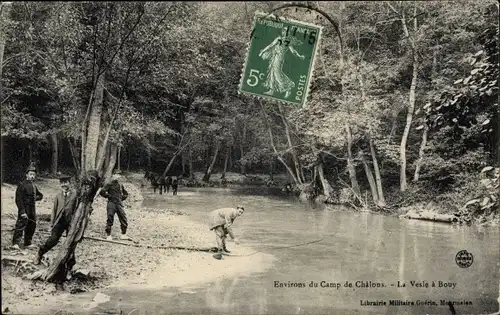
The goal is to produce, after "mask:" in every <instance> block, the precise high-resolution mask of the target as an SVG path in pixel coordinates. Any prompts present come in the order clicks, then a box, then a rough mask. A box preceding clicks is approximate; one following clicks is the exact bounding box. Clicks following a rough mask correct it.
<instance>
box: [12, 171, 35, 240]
mask: <svg viewBox="0 0 500 315" xmlns="http://www.w3.org/2000/svg"><path fill="white" fill-rule="evenodd" d="M35 177H36V169H35V167H34V166H33V165H32V166H30V167H29V168H28V170H27V172H26V180H24V181H23V182H21V183H20V184H19V186H17V189H16V205H17V221H16V227H15V229H14V236H13V238H12V245H13V247H14V248H17V249H19V245H20V242H21V238H22V236H23V233H24V247H27V248H30V249H32V248H36V246H35V245H32V244H31V241H32V239H33V234H35V229H36V211H35V202H36V201H40V200H42V198H43V194H42V193H41V192H40V191H39V190H38V188H37V187H36V185H35V183H34V181H35Z"/></svg>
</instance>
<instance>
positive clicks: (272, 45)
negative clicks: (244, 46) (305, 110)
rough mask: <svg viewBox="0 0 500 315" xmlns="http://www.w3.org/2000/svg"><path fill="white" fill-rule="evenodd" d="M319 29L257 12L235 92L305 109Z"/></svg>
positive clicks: (317, 45) (320, 28) (317, 47)
mask: <svg viewBox="0 0 500 315" xmlns="http://www.w3.org/2000/svg"><path fill="white" fill-rule="evenodd" d="M321 31H322V27H321V26H316V25H313V24H309V23H305V22H300V21H295V20H291V19H285V18H282V17H277V16H275V15H272V14H266V13H257V14H256V15H255V20H254V27H253V30H252V34H251V38H250V43H249V45H248V51H247V56H246V59H245V64H244V66H243V72H242V75H241V81H240V85H239V89H238V92H240V93H245V94H249V95H252V96H254V97H258V98H264V99H270V100H274V101H279V102H283V103H288V104H295V105H299V106H304V105H305V104H306V102H307V96H308V94H309V87H310V85H311V78H312V74H313V71H314V62H315V59H316V54H317V52H318V50H319V43H320V39H321Z"/></svg>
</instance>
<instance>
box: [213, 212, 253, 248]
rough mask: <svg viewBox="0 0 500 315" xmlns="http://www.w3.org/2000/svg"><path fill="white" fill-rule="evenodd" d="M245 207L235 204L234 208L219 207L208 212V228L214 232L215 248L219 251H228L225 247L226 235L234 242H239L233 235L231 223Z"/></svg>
mask: <svg viewBox="0 0 500 315" xmlns="http://www.w3.org/2000/svg"><path fill="white" fill-rule="evenodd" d="M244 211H245V209H244V208H243V207H242V206H236V208H221V209H216V210H213V211H212V212H210V214H209V217H210V224H209V227H210V230H213V231H214V232H215V236H216V241H217V249H218V251H219V253H229V251H228V250H227V248H226V238H227V235H229V236H230V237H231V239H233V240H234V242H235V243H236V244H239V243H240V242H239V240H238V239H237V238H236V237H235V236H234V233H233V229H232V227H231V226H232V225H233V222H234V220H235V219H236V218H237V217H239V216H241V215H242V214H243V212H244Z"/></svg>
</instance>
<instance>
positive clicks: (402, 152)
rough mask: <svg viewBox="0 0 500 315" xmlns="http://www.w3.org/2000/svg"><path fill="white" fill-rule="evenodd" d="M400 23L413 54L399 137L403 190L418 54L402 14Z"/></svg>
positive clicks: (404, 188) (402, 188) (400, 182)
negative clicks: (408, 94)
mask: <svg viewBox="0 0 500 315" xmlns="http://www.w3.org/2000/svg"><path fill="white" fill-rule="evenodd" d="M416 12H417V9H416V7H415V16H416ZM413 21H414V27H415V32H416V31H417V18H416V17H414V18H413ZM401 22H402V25H403V32H404V35H405V37H406V38H408V40H409V41H410V44H411V47H412V54H413V73H412V78H411V85H410V96H409V104H408V112H407V114H406V126H405V129H404V132H403V138H402V139H401V146H400V163H401V170H400V174H399V186H400V187H399V190H400V191H405V190H406V188H407V181H406V144H407V142H408V135H409V133H410V127H411V123H412V119H413V112H414V110H415V92H416V87H417V78H418V66H419V62H418V54H417V51H416V47H415V43H414V42H413V40H412V39H411V38H410V34H409V32H408V27H407V26H406V20H405V18H404V16H403V18H402V19H401Z"/></svg>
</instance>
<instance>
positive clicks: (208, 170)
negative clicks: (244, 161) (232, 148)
mask: <svg viewBox="0 0 500 315" xmlns="http://www.w3.org/2000/svg"><path fill="white" fill-rule="evenodd" d="M219 149H220V141H217V142H216V145H215V153H214V156H213V157H212V162H211V163H210V165H209V166H208V168H207V170H206V171H205V176H203V181H204V182H208V181H209V180H210V176H211V175H212V170H213V168H214V165H215V162H216V161H217V156H218V155H219Z"/></svg>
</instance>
